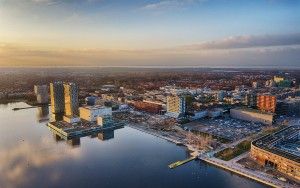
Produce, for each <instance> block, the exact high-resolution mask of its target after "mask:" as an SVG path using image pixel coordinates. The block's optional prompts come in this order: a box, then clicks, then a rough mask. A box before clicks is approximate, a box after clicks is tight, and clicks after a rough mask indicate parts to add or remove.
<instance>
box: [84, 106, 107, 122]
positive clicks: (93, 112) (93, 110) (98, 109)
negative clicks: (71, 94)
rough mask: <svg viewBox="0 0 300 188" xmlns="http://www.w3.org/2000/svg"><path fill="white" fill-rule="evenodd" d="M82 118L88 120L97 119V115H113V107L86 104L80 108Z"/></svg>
mask: <svg viewBox="0 0 300 188" xmlns="http://www.w3.org/2000/svg"><path fill="white" fill-rule="evenodd" d="M79 114H80V118H81V119H84V120H87V121H96V120H97V117H99V116H104V115H110V116H111V115H112V108H111V107H104V106H100V105H99V106H84V107H80V108H79Z"/></svg>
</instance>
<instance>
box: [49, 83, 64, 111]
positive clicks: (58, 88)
mask: <svg viewBox="0 0 300 188" xmlns="http://www.w3.org/2000/svg"><path fill="white" fill-rule="evenodd" d="M50 98H51V112H52V113H53V114H60V113H64V108H65V101H64V86H63V83H62V82H53V83H50Z"/></svg>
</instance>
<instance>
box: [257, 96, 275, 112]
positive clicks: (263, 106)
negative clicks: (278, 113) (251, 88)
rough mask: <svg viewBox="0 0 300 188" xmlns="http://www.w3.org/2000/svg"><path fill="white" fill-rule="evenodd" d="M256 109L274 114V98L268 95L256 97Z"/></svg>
mask: <svg viewBox="0 0 300 188" xmlns="http://www.w3.org/2000/svg"><path fill="white" fill-rule="evenodd" d="M257 108H258V109H259V110H261V111H264V112H272V113H274V112H275V110H276V96H274V95H269V94H261V95H258V96H257Z"/></svg>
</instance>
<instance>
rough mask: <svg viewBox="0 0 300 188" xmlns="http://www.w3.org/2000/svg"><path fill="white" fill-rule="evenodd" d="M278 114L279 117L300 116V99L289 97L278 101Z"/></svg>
mask: <svg viewBox="0 0 300 188" xmlns="http://www.w3.org/2000/svg"><path fill="white" fill-rule="evenodd" d="M276 113H277V114H279V115H288V116H293V115H295V116H300V97H295V98H292V97H288V98H286V99H284V100H281V101H278V102H277V108H276Z"/></svg>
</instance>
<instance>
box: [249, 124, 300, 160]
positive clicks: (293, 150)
mask: <svg viewBox="0 0 300 188" xmlns="http://www.w3.org/2000/svg"><path fill="white" fill-rule="evenodd" d="M299 134H300V125H294V126H289V127H287V128H284V129H282V130H280V131H278V132H276V133H273V134H269V135H266V136H263V137H261V138H259V139H257V140H255V141H253V142H252V144H253V145H255V146H256V147H259V148H261V149H264V150H266V151H269V152H272V153H274V154H276V155H280V156H282V157H284V158H287V159H290V160H293V161H295V162H297V163H300V153H299V152H298V151H297V150H298V148H297V147H293V146H292V145H288V143H292V142H294V143H295V142H297V143H299V137H298V135H299ZM296 140H298V141H296Z"/></svg>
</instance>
